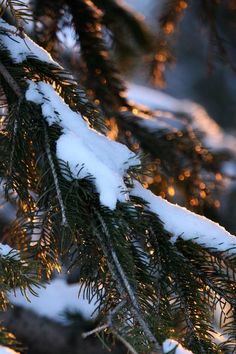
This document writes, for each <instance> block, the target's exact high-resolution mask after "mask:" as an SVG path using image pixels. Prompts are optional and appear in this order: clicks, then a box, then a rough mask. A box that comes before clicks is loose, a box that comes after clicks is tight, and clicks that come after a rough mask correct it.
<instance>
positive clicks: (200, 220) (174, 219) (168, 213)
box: [130, 181, 236, 254]
mask: <svg viewBox="0 0 236 354" xmlns="http://www.w3.org/2000/svg"><path fill="white" fill-rule="evenodd" d="M130 194H131V195H134V196H137V197H140V198H142V199H144V200H145V201H147V202H148V203H149V205H148V207H149V209H150V210H151V211H152V212H154V213H156V214H157V215H158V216H159V217H160V219H161V221H162V222H163V223H164V224H165V225H164V227H165V229H166V230H167V231H169V232H170V233H172V234H173V235H174V236H173V238H172V241H173V242H175V241H176V240H177V238H178V237H181V238H183V239H184V240H192V241H193V242H196V243H198V244H200V245H202V246H205V247H208V248H212V249H215V250H217V251H228V253H229V254H231V253H232V254H234V253H236V237H235V236H233V235H231V234H230V233H229V232H228V231H226V230H225V228H224V227H222V226H220V225H219V224H217V223H215V222H213V221H211V220H209V219H207V218H206V217H204V216H200V215H197V214H195V213H193V212H191V211H189V210H187V209H186V208H183V207H180V206H179V205H177V204H171V203H169V202H168V201H167V200H165V199H163V198H161V197H158V196H156V195H154V194H153V193H152V192H151V191H149V190H147V189H145V188H143V186H142V185H141V184H140V183H139V182H137V181H135V182H134V188H133V189H132V190H131V192H130Z"/></svg>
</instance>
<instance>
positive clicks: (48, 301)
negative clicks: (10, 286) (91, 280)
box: [8, 279, 97, 322]
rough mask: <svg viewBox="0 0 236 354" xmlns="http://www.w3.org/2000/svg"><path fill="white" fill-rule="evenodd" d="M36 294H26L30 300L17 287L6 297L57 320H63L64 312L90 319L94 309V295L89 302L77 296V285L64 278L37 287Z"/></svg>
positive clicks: (16, 303)
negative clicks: (74, 313)
mask: <svg viewBox="0 0 236 354" xmlns="http://www.w3.org/2000/svg"><path fill="white" fill-rule="evenodd" d="M36 292H37V294H38V297H37V296H34V295H32V294H28V297H29V299H30V302H29V301H27V300H26V298H25V297H24V296H23V295H22V293H21V291H20V290H19V289H17V290H16V291H15V295H14V294H13V293H11V294H10V295H9V296H8V298H9V300H10V302H11V303H12V304H14V305H19V306H23V307H25V308H27V309H29V310H32V311H34V312H35V313H37V314H39V315H41V316H45V317H48V318H51V319H53V320H56V321H58V322H63V321H64V316H63V314H64V312H65V311H66V310H68V311H72V312H80V313H81V314H82V315H83V317H84V318H86V319H91V318H92V314H93V312H94V310H95V309H96V301H97V298H96V297H94V298H93V300H92V301H91V302H89V301H88V300H87V299H84V298H83V296H82V294H83V291H81V295H80V296H79V297H78V293H79V285H78V284H73V285H68V284H67V283H66V281H65V280H64V279H54V280H52V281H51V283H50V284H49V285H48V286H47V287H46V289H45V288H39V289H38V288H37V289H36Z"/></svg>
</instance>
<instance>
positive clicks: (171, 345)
mask: <svg viewBox="0 0 236 354" xmlns="http://www.w3.org/2000/svg"><path fill="white" fill-rule="evenodd" d="M175 347H176V350H175V354H193V352H191V351H190V350H187V349H185V348H184V347H183V346H182V345H181V344H179V343H178V342H177V341H176V340H174V339H166V340H165V341H164V342H163V344H162V349H163V352H164V353H169V352H170V351H171V350H173V349H175Z"/></svg>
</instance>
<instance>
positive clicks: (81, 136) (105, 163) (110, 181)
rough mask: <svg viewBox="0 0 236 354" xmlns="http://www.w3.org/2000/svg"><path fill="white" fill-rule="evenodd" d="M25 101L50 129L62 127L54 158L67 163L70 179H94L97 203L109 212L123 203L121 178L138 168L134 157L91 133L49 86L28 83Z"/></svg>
mask: <svg viewBox="0 0 236 354" xmlns="http://www.w3.org/2000/svg"><path fill="white" fill-rule="evenodd" d="M26 99H27V100H28V101H32V102H35V103H37V104H39V105H41V109H42V114H43V116H44V117H45V118H46V119H47V121H48V124H49V125H51V124H53V123H58V124H59V125H60V126H61V128H62V132H63V134H62V135H61V136H60V137H59V139H58V140H57V157H58V158H59V159H62V160H64V161H67V162H68V163H69V166H70V168H71V171H72V173H73V176H74V177H75V178H78V179H81V178H84V177H87V176H89V175H90V176H92V177H94V182H95V185H96V189H97V192H98V193H99V194H100V201H101V203H102V204H103V205H105V206H107V207H109V208H110V209H114V208H115V207H116V202H117V200H119V201H122V202H124V201H126V200H127V196H128V194H127V193H126V187H125V184H124V181H123V176H124V174H125V172H126V171H127V169H128V168H129V167H130V166H133V165H137V164H139V160H138V158H137V157H136V155H135V154H134V153H133V152H131V151H130V150H129V149H128V148H127V147H126V146H125V145H123V144H120V143H117V142H115V141H112V140H109V139H108V138H107V137H105V136H104V135H102V134H99V133H98V132H97V131H95V130H94V129H91V128H90V127H89V125H88V123H87V122H85V121H84V120H83V118H82V116H81V115H80V113H78V112H74V111H72V110H71V109H70V107H69V106H68V105H67V104H65V102H64V101H63V99H62V98H61V97H60V96H59V95H58V94H57V93H56V91H55V90H54V89H53V88H52V86H51V85H49V84H46V83H44V82H38V83H35V82H32V81H29V87H28V90H27V92H26Z"/></svg>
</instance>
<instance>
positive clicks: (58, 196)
mask: <svg viewBox="0 0 236 354" xmlns="http://www.w3.org/2000/svg"><path fill="white" fill-rule="evenodd" d="M44 136H45V145H46V154H47V157H48V161H49V165H50V168H51V171H52V175H53V179H54V183H55V187H56V193H57V199H58V202H59V204H60V208H61V217H62V225H63V226H66V225H68V221H67V218H66V212H65V206H64V202H63V199H62V195H61V190H60V187H59V182H58V178H57V173H56V169H55V165H54V162H53V158H52V154H51V149H50V143H49V137H48V132H47V128H46V126H45V124H44Z"/></svg>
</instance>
